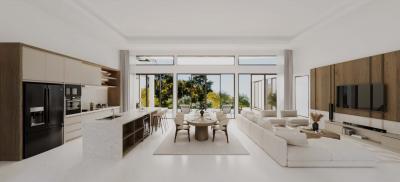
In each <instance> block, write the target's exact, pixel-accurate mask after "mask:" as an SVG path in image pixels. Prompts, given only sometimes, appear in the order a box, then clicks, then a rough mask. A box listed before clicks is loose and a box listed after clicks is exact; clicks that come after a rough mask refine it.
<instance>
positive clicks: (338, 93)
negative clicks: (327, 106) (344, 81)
mask: <svg viewBox="0 0 400 182" xmlns="http://www.w3.org/2000/svg"><path fill="white" fill-rule="evenodd" d="M336 107H343V86H337V87H336Z"/></svg>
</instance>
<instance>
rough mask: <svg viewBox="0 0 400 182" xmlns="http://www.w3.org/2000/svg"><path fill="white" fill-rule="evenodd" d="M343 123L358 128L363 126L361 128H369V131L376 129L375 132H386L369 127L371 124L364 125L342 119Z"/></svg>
mask: <svg viewBox="0 0 400 182" xmlns="http://www.w3.org/2000/svg"><path fill="white" fill-rule="evenodd" d="M343 125H349V126H354V127H359V128H363V129H367V130H371V131H376V132H380V133H387V132H386V130H384V129H380V128H374V127H371V126H365V125H360V124H355V123H349V122H345V121H343Z"/></svg>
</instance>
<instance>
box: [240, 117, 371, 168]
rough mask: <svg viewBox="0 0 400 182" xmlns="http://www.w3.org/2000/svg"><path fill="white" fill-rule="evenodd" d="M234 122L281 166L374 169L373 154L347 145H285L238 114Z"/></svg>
mask: <svg viewBox="0 0 400 182" xmlns="http://www.w3.org/2000/svg"><path fill="white" fill-rule="evenodd" d="M247 112H249V111H247ZM259 120H260V118H259ZM236 121H237V125H238V128H239V129H240V130H241V131H242V132H243V133H245V134H246V135H247V136H249V138H250V139H251V140H252V141H253V142H254V143H256V144H257V145H258V146H259V147H260V148H262V149H263V150H264V151H265V152H266V153H267V154H268V155H269V156H270V157H271V158H272V159H274V160H275V161H276V162H277V163H278V164H280V165H281V166H285V167H374V166H375V164H376V161H377V160H376V157H375V155H374V153H372V152H370V151H368V150H367V149H365V148H363V147H362V146H360V145H357V144H355V143H352V142H349V141H343V140H335V139H330V138H321V139H308V140H307V141H308V145H306V146H294V145H288V142H287V141H286V140H285V139H284V138H281V137H279V136H276V135H275V133H274V131H273V130H272V129H271V128H269V127H268V126H261V125H259V123H260V122H256V121H251V120H249V119H247V118H246V117H244V116H243V115H241V114H238V115H237V118H236ZM261 123H262V122H261Z"/></svg>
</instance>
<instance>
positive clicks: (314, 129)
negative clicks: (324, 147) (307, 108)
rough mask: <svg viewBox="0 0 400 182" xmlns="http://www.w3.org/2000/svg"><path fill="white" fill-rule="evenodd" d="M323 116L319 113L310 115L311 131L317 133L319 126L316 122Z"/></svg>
mask: <svg viewBox="0 0 400 182" xmlns="http://www.w3.org/2000/svg"><path fill="white" fill-rule="evenodd" d="M323 116H324V115H322V114H320V113H315V112H313V113H311V119H312V120H313V124H312V129H313V131H318V130H319V124H318V122H319V121H320V120H321V118H322V117H323Z"/></svg>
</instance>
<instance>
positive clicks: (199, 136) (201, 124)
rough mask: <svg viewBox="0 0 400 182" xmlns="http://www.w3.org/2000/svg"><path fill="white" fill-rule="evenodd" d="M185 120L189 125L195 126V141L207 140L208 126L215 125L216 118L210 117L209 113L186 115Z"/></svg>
mask: <svg viewBox="0 0 400 182" xmlns="http://www.w3.org/2000/svg"><path fill="white" fill-rule="evenodd" d="M186 118H187V119H186V121H187V123H188V124H189V125H192V126H194V127H195V134H194V136H195V139H196V140H197V141H206V140H208V127H209V126H212V125H215V124H216V123H217V120H216V119H214V118H212V117H210V115H204V116H200V115H193V114H192V115H188V116H187V117H186Z"/></svg>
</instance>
